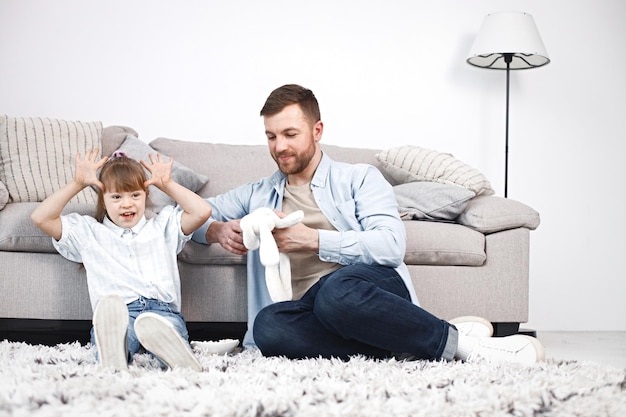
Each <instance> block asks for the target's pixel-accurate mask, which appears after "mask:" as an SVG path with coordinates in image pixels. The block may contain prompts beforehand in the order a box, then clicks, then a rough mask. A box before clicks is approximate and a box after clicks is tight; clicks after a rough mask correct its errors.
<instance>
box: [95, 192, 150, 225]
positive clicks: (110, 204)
mask: <svg viewBox="0 0 626 417" xmlns="http://www.w3.org/2000/svg"><path fill="white" fill-rule="evenodd" d="M103 197H104V207H105V208H106V212H107V215H108V216H109V219H111V221H112V222H113V223H115V224H116V225H117V226H119V227H122V228H124V229H130V228H132V227H134V226H135V225H136V224H137V223H139V220H141V218H142V217H143V215H144V213H145V212H146V192H145V191H144V190H137V191H127V192H119V193H118V192H115V191H105V192H104V194H103Z"/></svg>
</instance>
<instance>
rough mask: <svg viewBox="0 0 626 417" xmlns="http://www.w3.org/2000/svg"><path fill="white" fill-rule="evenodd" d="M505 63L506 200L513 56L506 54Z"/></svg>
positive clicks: (505, 193)
mask: <svg viewBox="0 0 626 417" xmlns="http://www.w3.org/2000/svg"><path fill="white" fill-rule="evenodd" d="M503 55H504V62H506V122H505V133H504V198H507V196H508V184H509V85H510V75H511V62H512V61H513V54H512V53H510V52H508V53H504V54H503Z"/></svg>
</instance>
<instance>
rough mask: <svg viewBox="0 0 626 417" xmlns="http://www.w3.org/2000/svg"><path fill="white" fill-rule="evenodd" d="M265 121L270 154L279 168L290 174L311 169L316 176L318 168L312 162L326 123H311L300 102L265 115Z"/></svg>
mask: <svg viewBox="0 0 626 417" xmlns="http://www.w3.org/2000/svg"><path fill="white" fill-rule="evenodd" d="M264 122H265V135H266V136H267V142H268V145H269V149H270V154H271V155H272V158H274V161H276V164H277V165H278V169H280V170H281V172H283V173H284V174H286V175H298V174H302V173H306V172H307V171H311V176H312V173H313V172H314V171H315V168H316V167H310V166H309V165H310V163H311V160H312V159H313V157H314V156H315V153H316V151H317V143H318V142H319V140H320V139H321V137H322V122H321V121H318V122H317V123H315V124H313V125H311V122H309V121H308V120H307V119H306V117H305V116H304V114H303V113H302V110H301V109H300V106H299V105H298V104H291V105H289V106H287V107H285V108H284V109H283V110H282V111H281V112H280V113H277V114H275V115H273V116H265V117H264ZM307 168H308V170H307Z"/></svg>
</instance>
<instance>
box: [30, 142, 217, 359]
mask: <svg viewBox="0 0 626 417" xmlns="http://www.w3.org/2000/svg"><path fill="white" fill-rule="evenodd" d="M98 152H99V150H98V149H93V150H91V151H89V152H87V154H86V156H85V157H84V158H81V156H80V155H76V173H75V176H74V179H73V181H71V182H70V183H68V184H67V185H65V186H64V187H62V188H61V189H59V190H57V191H56V192H55V193H53V194H52V195H50V196H49V197H48V198H46V199H45V200H44V201H43V202H42V203H41V204H40V205H39V206H38V207H37V208H36V209H35V210H34V211H33V213H32V215H31V219H32V221H33V222H34V223H35V225H37V227H39V228H40V229H41V230H43V231H44V232H45V233H47V234H48V235H50V236H52V238H53V244H54V247H55V248H56V250H57V251H58V252H59V253H60V254H61V255H62V256H64V257H65V258H67V259H69V260H70V261H74V262H81V263H83V264H84V266H85V269H86V272H87V285H88V288H89V297H90V301H91V305H92V308H93V309H94V315H93V328H92V330H91V341H92V344H94V345H95V346H96V347H97V352H98V357H99V360H100V362H101V364H102V366H105V367H112V368H115V369H124V368H126V367H127V364H128V362H129V361H130V360H131V359H132V357H133V354H135V353H136V352H138V351H139V350H140V348H141V347H142V346H143V347H144V348H145V349H146V350H148V351H150V352H151V353H152V354H153V355H155V356H156V357H157V358H158V359H160V360H161V361H162V362H164V363H165V364H166V365H168V366H169V367H188V368H192V369H195V370H201V369H202V368H201V366H200V364H199V362H198V361H197V359H196V358H195V356H194V355H193V352H192V350H191V348H190V346H189V341H188V333H187V326H186V324H185V321H184V319H183V317H182V315H181V313H180V309H181V306H180V302H181V295H180V294H181V292H180V276H179V273H178V265H177V262H176V255H177V254H178V253H179V252H180V251H181V250H182V248H183V246H184V245H185V243H186V242H187V241H188V240H189V239H190V238H191V233H192V232H193V231H195V230H196V229H197V228H198V227H200V226H201V225H202V224H203V223H204V222H205V221H206V220H207V219H208V218H209V216H210V215H211V207H210V206H209V205H208V204H207V203H206V202H205V201H204V200H203V199H202V198H200V197H199V196H198V195H196V194H195V193H193V192H192V191H190V190H188V189H186V188H185V187H183V186H182V185H180V184H178V183H176V182H175V181H173V180H172V178H171V171H172V165H173V163H174V160H173V159H170V161H169V162H164V161H163V158H162V157H161V155H159V154H157V156H156V157H154V156H153V155H150V163H147V162H144V161H141V162H137V161H135V160H133V159H130V158H128V157H126V156H125V155H124V154H123V153H121V152H116V153H114V154H113V155H112V157H111V158H110V159H109V158H107V157H102V158H99V157H98ZM144 167H145V168H146V170H148V171H149V172H150V174H151V176H150V179H147V178H146V173H145V171H144ZM100 169H101V172H100V175H99V176H98V174H97V172H98V170H100ZM150 185H154V186H156V187H157V188H159V189H160V190H162V191H163V192H165V193H166V194H167V195H169V196H170V197H171V198H172V199H174V200H175V201H176V203H177V204H178V205H177V206H176V207H174V206H167V207H165V208H163V209H162V210H161V211H160V212H159V214H158V215H157V216H156V217H153V218H150V219H146V216H145V211H146V201H147V197H148V193H149V191H148V186H150ZM89 186H95V187H97V188H98V189H99V190H98V206H97V212H96V218H93V217H91V216H81V215H79V214H76V213H72V214H68V215H61V212H62V210H63V208H64V207H65V206H66V205H67V203H68V202H69V201H70V200H71V199H72V198H73V197H74V196H75V195H76V194H77V193H79V192H80V191H81V190H82V189H83V188H85V187H89Z"/></svg>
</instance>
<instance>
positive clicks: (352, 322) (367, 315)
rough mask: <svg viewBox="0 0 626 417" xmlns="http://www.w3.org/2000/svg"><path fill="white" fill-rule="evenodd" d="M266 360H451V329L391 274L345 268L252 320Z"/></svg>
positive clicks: (453, 348) (453, 337) (455, 336)
mask: <svg viewBox="0 0 626 417" xmlns="http://www.w3.org/2000/svg"><path fill="white" fill-rule="evenodd" d="M253 335H254V340H255V342H256V345H257V346H258V348H259V349H260V350H261V352H262V353H263V354H264V355H266V356H286V357H288V358H294V359H296V358H310V357H318V356H321V357H325V358H329V357H337V358H341V359H347V358H349V357H350V356H353V355H365V356H369V357H375V358H388V357H391V356H401V357H412V358H415V359H433V360H437V359H447V360H450V359H452V358H453V357H454V353H455V351H456V348H457V344H458V333H457V330H456V328H454V326H451V325H450V324H449V323H447V322H446V321H444V320H441V319H438V318H437V317H435V316H433V315H432V314H430V313H428V312H427V311H426V310H424V309H422V308H421V307H419V306H417V305H415V304H413V303H412V302H411V300H410V295H409V292H408V290H407V288H406V286H405V285H404V282H403V281H402V278H400V276H399V275H398V273H397V272H396V271H395V269H393V268H390V267H386V266H380V265H363V264H357V265H348V266H345V267H343V268H340V269H338V270H337V271H334V272H332V273H330V274H328V275H326V276H324V277H323V278H321V279H320V280H319V281H318V282H317V283H316V284H315V285H313V286H312V287H311V288H310V289H309V290H308V291H307V292H306V293H305V294H304V296H303V297H302V298H301V299H300V300H294V301H285V302H280V303H275V304H271V305H269V306H267V307H265V308H264V309H262V310H261V311H260V312H259V314H258V315H257V317H256V319H255V321H254V330H253Z"/></svg>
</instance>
